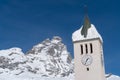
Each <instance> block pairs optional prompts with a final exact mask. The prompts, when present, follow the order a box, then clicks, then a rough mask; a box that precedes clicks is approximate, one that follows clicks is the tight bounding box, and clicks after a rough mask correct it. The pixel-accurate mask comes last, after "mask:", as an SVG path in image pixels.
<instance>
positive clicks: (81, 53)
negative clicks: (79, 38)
mask: <svg viewBox="0 0 120 80" xmlns="http://www.w3.org/2000/svg"><path fill="white" fill-rule="evenodd" d="M80 47H81V55H82V54H83V45H80Z"/></svg>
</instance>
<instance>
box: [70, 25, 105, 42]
mask: <svg viewBox="0 0 120 80" xmlns="http://www.w3.org/2000/svg"><path fill="white" fill-rule="evenodd" d="M82 27H83V26H82ZM82 27H81V28H80V29H79V30H77V31H75V32H74V33H73V34H72V40H73V42H75V41H80V40H88V39H95V38H100V40H101V41H102V42H103V40H102V37H101V35H100V34H99V33H98V32H97V30H96V28H95V26H94V25H93V24H91V27H90V28H88V33H87V37H84V35H81V30H82Z"/></svg>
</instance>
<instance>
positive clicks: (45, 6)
mask: <svg viewBox="0 0 120 80" xmlns="http://www.w3.org/2000/svg"><path fill="white" fill-rule="evenodd" d="M84 5H87V6H88V14H89V18H90V21H91V22H92V23H93V24H94V25H95V26H96V28H97V30H98V31H99V33H100V34H101V35H102V37H103V40H104V57H105V66H106V73H113V74H116V75H120V1H119V0H0V34H1V35H0V49H7V48H11V47H20V48H22V49H23V51H24V52H26V51H27V50H29V49H31V48H32V46H33V45H35V44H38V43H39V42H41V41H43V40H45V39H46V38H50V39H51V38H52V37H53V36H60V37H61V38H62V39H63V42H64V43H65V44H66V45H67V47H68V51H69V52H70V53H71V54H72V55H73V45H72V39H71V35H72V33H73V32H74V31H75V30H77V29H79V28H80V27H81V25H82V23H83V17H84Z"/></svg>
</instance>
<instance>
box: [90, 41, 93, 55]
mask: <svg viewBox="0 0 120 80" xmlns="http://www.w3.org/2000/svg"><path fill="white" fill-rule="evenodd" d="M90 52H91V53H93V45H92V43H90Z"/></svg>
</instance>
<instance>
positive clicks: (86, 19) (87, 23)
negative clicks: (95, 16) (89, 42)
mask: <svg viewBox="0 0 120 80" xmlns="http://www.w3.org/2000/svg"><path fill="white" fill-rule="evenodd" d="M85 8H86V6H85ZM90 27H91V23H90V20H89V17H88V15H87V11H86V13H85V17H84V22H83V28H82V30H81V35H83V36H84V38H86V37H87V34H88V29H89V28H90Z"/></svg>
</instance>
